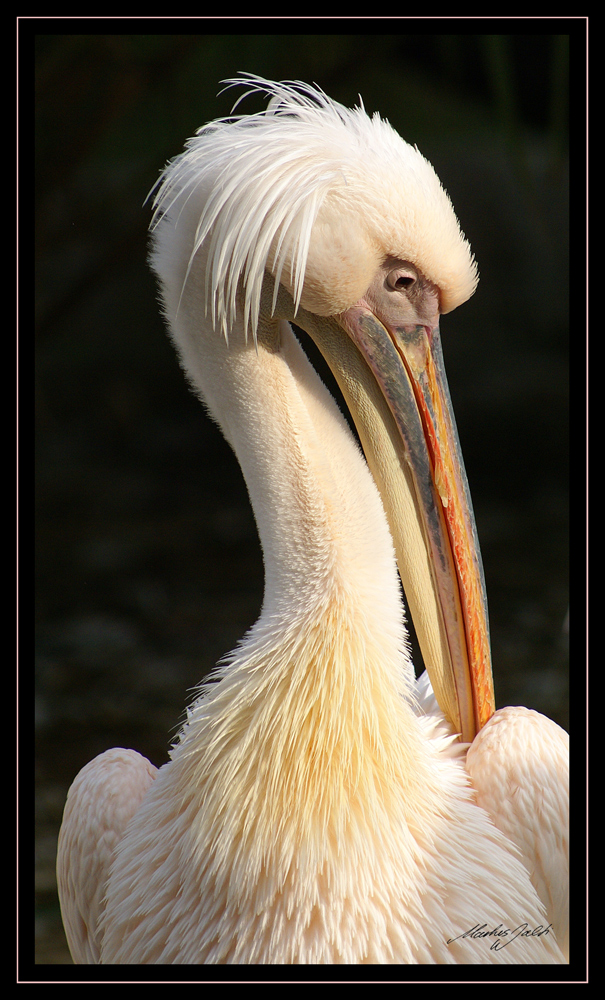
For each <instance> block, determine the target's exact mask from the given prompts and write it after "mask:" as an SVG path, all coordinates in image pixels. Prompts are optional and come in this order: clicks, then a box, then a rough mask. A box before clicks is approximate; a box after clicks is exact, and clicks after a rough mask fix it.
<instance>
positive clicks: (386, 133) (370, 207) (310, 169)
mask: <svg viewBox="0 0 605 1000" xmlns="http://www.w3.org/2000/svg"><path fill="white" fill-rule="evenodd" d="M225 82H226V84H227V86H242V85H244V84H248V85H249V87H248V90H247V91H246V92H245V93H244V94H242V95H241V96H240V98H239V99H238V101H237V103H236V105H235V107H234V108H233V111H235V109H236V107H237V106H238V105H239V103H240V102H241V101H242V100H243V98H244V97H246V96H247V95H248V94H250V93H255V92H262V93H265V94H267V95H269V97H270V101H269V104H268V106H267V108H266V109H265V110H264V111H261V112H259V113H257V114H253V115H236V116H232V117H230V118H226V119H219V120H217V121H214V122H211V123H210V124H208V125H205V126H203V128H201V129H199V131H198V132H197V133H196V135H195V136H194V137H193V138H192V139H190V140H189V142H188V143H187V146H186V149H185V151H184V152H183V153H182V154H181V155H180V156H178V157H177V158H176V159H175V160H173V161H172V162H171V163H170V164H168V166H167V167H166V169H165V171H164V172H163V174H162V176H161V177H160V179H159V181H158V184H157V185H156V190H155V196H154V202H153V205H154V216H153V222H152V228H153V227H154V226H155V225H157V223H158V221H159V220H160V219H161V218H162V217H163V216H164V215H166V214H171V215H172V213H173V212H174V220H175V223H176V224H178V219H179V217H180V215H181V213H182V212H183V211H186V210H187V209H188V208H189V207H190V203H191V206H193V205H195V207H196V211H198V214H199V219H198V221H197V227H196V231H195V239H194V245H193V248H192V252H191V257H190V261H189V268H188V270H187V275H188V274H189V272H190V269H191V267H192V265H193V260H194V257H195V254H196V253H197V251H198V250H199V249H200V248H201V247H202V245H203V244H205V245H206V246H205V249H206V250H207V257H206V259H207V264H206V274H205V287H206V301H207V304H209V306H210V312H211V317H212V322H213V325H214V327H215V328H219V329H220V330H221V331H222V332H223V334H224V335H225V336H226V337H227V336H228V331H229V328H230V327H231V325H232V324H233V322H234V321H235V318H236V312H237V309H236V301H237V293H238V288H239V287H241V288H242V290H243V301H244V317H243V320H244V327H245V329H248V328H249V327H251V328H252V331H253V333H254V334H255V333H256V325H257V321H258V313H259V307H260V297H261V289H262V283H263V277H264V273H265V270H269V271H270V272H271V273H272V274H273V276H274V278H275V293H274V305H275V299H276V296H277V289H278V285H279V283H280V282H282V283H283V284H284V285H285V286H286V287H287V288H288V290H289V291H290V292H291V294H292V297H293V300H294V303H295V307H296V308H298V306H299V305H300V304H301V303H302V304H303V305H304V306H305V307H306V308H309V309H310V310H311V311H316V312H319V313H322V314H324V315H326V314H330V313H332V314H336V313H338V312H340V311H342V310H344V309H346V308H348V307H349V306H351V305H353V304H354V302H355V301H356V300H357V298H358V297H360V296H361V295H362V294H363V293H364V292H365V290H366V288H367V286H368V285H369V282H370V280H371V278H372V276H373V273H374V270H375V268H376V267H377V266H379V265H380V263H382V261H383V260H385V259H386V258H388V257H396V258H400V259H404V260H409V261H411V262H412V263H414V264H416V265H417V266H418V267H419V268H420V269H421V270H422V271H423V273H424V274H425V275H426V276H427V277H428V278H429V279H430V280H431V281H432V282H433V283H434V284H435V285H437V287H438V288H439V290H440V298H441V309H442V311H443V312H448V311H449V310H451V309H453V308H455V307H456V306H457V305H459V304H460V303H461V302H464V301H465V300H466V299H467V298H469V296H470V295H472V294H473V292H474V290H475V287H476V284H477V268H476V264H475V261H474V259H473V256H472V254H471V251H470V247H469V244H468V242H467V241H466V240H465V238H464V236H463V234H462V233H461V231H460V227H459V224H458V220H457V219H456V216H455V214H454V210H453V208H452V205H451V202H450V200H449V198H448V196H447V194H446V192H445V191H444V189H443V187H442V186H441V183H440V181H439V179H438V177H437V175H436V173H435V171H434V170H433V167H432V166H431V164H430V163H429V162H428V161H427V160H426V159H425V158H424V157H423V156H422V155H421V154H420V153H419V152H418V150H417V149H416V148H415V147H413V146H410V145H409V144H408V143H406V142H404V140H403V139H401V137H400V136H399V135H398V134H397V133H396V132H395V131H394V129H393V128H392V127H391V126H390V125H389V123H388V122H387V121H385V120H383V119H381V118H380V116H379V115H378V114H375V115H373V117H372V118H370V117H369V116H368V115H367V114H366V112H365V109H364V108H363V105H362V104H361V106H360V107H355V108H353V109H348V108H345V107H344V106H343V105H341V104H338V103H337V102H335V101H332V100H331V99H330V98H329V97H327V96H326V94H324V93H323V91H322V90H321V89H319V88H318V87H316V86H309V85H307V84H304V83H300V82H284V83H272V82H270V81H268V80H264V79H262V78H260V77H256V76H252V75H246V76H245V78H244V79H235V80H227V81H225ZM200 196H201V199H200ZM186 280H187V278H185V281H186Z"/></svg>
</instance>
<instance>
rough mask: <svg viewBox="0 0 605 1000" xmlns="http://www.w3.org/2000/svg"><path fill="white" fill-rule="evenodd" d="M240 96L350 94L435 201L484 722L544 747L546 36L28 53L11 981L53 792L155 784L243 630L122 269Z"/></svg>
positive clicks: (557, 215)
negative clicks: (30, 271) (447, 263)
mask: <svg viewBox="0 0 605 1000" xmlns="http://www.w3.org/2000/svg"><path fill="white" fill-rule="evenodd" d="M199 23H200V26H203V25H204V22H203V21H200V22H199ZM349 23H350V22H347V24H349ZM400 23H401V26H402V27H405V24H406V22H405V21H401V22H400ZM240 70H244V71H247V72H251V73H258V74H260V75H262V76H265V77H268V78H270V79H278V80H279V79H301V80H305V81H307V82H316V83H318V84H319V85H320V86H321V87H322V88H323V89H324V90H325V91H326V93H328V94H329V95H330V96H331V97H333V98H335V99H336V100H338V101H340V102H341V103H343V104H346V105H353V104H355V103H357V102H358V95H359V94H361V96H362V98H363V101H364V104H365V107H366V110H367V111H368V112H369V113H373V112H375V111H378V112H379V113H380V114H381V115H382V116H384V117H386V118H388V119H389V120H390V121H391V123H392V125H393V126H394V127H395V128H396V129H397V131H399V132H400V133H401V135H402V136H403V137H404V138H405V139H406V140H408V141H409V142H411V143H416V144H417V145H418V147H419V149H420V151H421V152H422V153H423V154H424V155H425V156H426V157H427V158H428V159H429V160H430V161H431V162H432V163H433V165H434V166H435V169H436V171H437V173H438V175H439V176H440V178H441V180H442V182H443V184H444V186H445V187H446V189H447V190H448V192H449V194H450V196H451V198H452V201H453V203H454V207H455V209H456V213H457V215H458V217H459V219H460V222H461V225H462V228H463V230H464V231H465V233H466V235H467V237H468V238H469V240H470V242H471V245H472V247H473V250H474V252H475V255H476V257H477V260H478V264H479V269H480V272H481V281H480V284H479V288H478V290H477V292H476V294H475V296H474V298H473V299H471V301H470V302H469V303H467V304H466V305H464V306H463V307H462V308H461V309H459V310H458V311H456V312H455V313H453V314H451V315H448V316H446V317H445V318H444V320H443V323H442V338H443V346H444V353H445V360H446V367H447V372H448V378H449V383H450V390H451V395H452V399H453V403H454V409H455V412H456V418H457V421H458V429H459V433H460V438H461V442H462V450H463V454H464V458H465V461H466V466H467V472H468V478H469V482H470V487H471V493H472V497H473V503H474V507H475V513H476V518H477V525H478V531H479V537H480V540H481V546H482V552H483V561H484V566H485V576H486V582H487V591H488V598H489V605H490V617H491V632H492V649H493V658H494V673H495V681H496V696H497V701H498V705H499V706H502V705H505V704H525V705H527V706H528V707H532V708H536V709H538V710H539V711H541V712H544V713H546V714H547V715H549V716H551V717H552V718H554V719H555V720H556V721H557V722H558V723H559V724H561V725H562V726H564V727H565V728H567V725H568V701H567V696H568V688H567V684H568V673H567V662H568V657H567V626H568V621H567V608H568V287H569V280H568V159H567V156H568V127H567V115H568V107H567V93H568V38H567V36H559V35H527V36H525V35H515V36H512V35H511V36H507V35H498V36H486V35H450V34H448V35H440V34H434V35H426V34H423V35H414V34H408V33H405V32H402V33H400V34H394V33H391V34H388V35H373V34H369V35H365V34H358V35H352V34H339V35H298V34H297V35H272V34H269V35H260V34H256V35H255V34H245V35H204V34H197V35H177V34H172V35H115V34H112V35H106V36H103V35H91V36H87V35H58V34H53V35H39V36H37V39H36V211H37V227H36V316H37V362H36V404H37V406H36V415H37V602H36V618H37V666H36V680H37V687H36V703H35V704H36V741H37V742H36V792H37V798H36V801H37V811H36V824H37V825H36V845H37V848H36V914H37V919H36V956H37V961H38V962H39V963H66V962H70V961H71V959H70V956H69V952H68V950H67V945H66V942H65V938H64V935H63V930H62V926H61V920H60V914H59V907H58V901H57V896H56V884H55V873H54V864H55V852H56V838H57V832H58V828H59V825H60V821H61V815H62V810H63V805H64V802H65V796H66V793H67V789H68V787H69V785H70V783H71V781H72V780H73V778H74V777H75V775H76V773H77V772H78V770H79V769H80V768H81V767H82V766H83V765H84V764H85V763H87V762H88V761H89V760H90V759H91V758H92V757H94V756H95V755H96V754H98V753H100V752H102V751H103V750H106V749H107V748H108V747H112V746H125V747H132V748H134V749H136V750H138V751H139V752H141V753H143V754H145V755H146V756H147V757H149V758H150V759H151V760H152V761H153V763H154V764H156V765H157V766H160V765H161V764H162V763H164V762H165V761H166V759H167V755H168V748H169V746H170V741H171V739H173V738H174V735H175V733H176V730H177V727H178V724H179V722H180V721H181V720H182V718H183V713H184V709H185V705H186V703H187V701H188V699H189V698H190V697H191V689H192V688H193V686H194V685H195V684H197V683H198V682H199V681H200V680H201V678H202V677H203V676H204V674H205V673H206V672H207V671H208V670H209V669H210V668H212V667H213V666H214V664H215V663H216V661H217V660H218V659H219V658H220V657H221V656H222V655H223V654H225V653H227V652H228V651H229V650H230V649H232V648H233V646H234V645H235V644H236V642H237V640H238V639H239V638H240V637H241V636H242V635H243V634H244V632H245V631H246V629H247V628H249V627H250V626H251V625H252V624H253V622H254V621H255V619H256V617H257V616H258V612H259V610H260V605H261V601H262V590H263V566H262V557H261V553H260V548H259V543H258V538H257V534H256V529H255V524H254V518H253V515H252V512H251V510H250V507H249V503H248V499H247V495H246V491H245V487H244V484H243V481H242V478H241V475H240V472H239V468H238V465H237V463H236V460H235V458H234V456H233V455H232V453H231V452H230V450H229V448H228V447H227V446H226V445H225V444H224V442H223V440H222V438H221V436H220V433H219V432H218V430H217V429H216V428H215V427H214V426H213V425H212V424H211V423H210V421H209V420H208V418H207V417H206V416H205V414H204V412H203V409H202V407H201V406H200V404H199V402H197V401H196V400H195V398H194V397H193V395H192V394H191V392H190V391H189V390H188V388H187V386H186V383H185V380H184V378H183V375H182V373H181V371H180V369H179V366H178V364H177V360H176V357H175V354H174V351H173V349H172V348H171V346H170V344H169V343H168V339H167V336H166V333H165V330H164V327H163V324H162V321H161V319H160V316H159V313H158V307H157V295H156V289H155V286H154V282H153V280H152V277H151V275H150V272H149V270H148V267H147V261H146V258H147V227H148V224H149V219H150V209H149V206H148V205H144V201H145V198H146V195H147V192H148V191H149V189H150V188H151V187H152V185H153V184H154V182H155V180H156V179H157V177H158V173H159V171H160V169H161V168H162V166H163V165H164V164H165V162H166V161H167V160H168V159H169V158H171V157H173V156H174V155H176V154H177V153H178V152H179V151H180V150H181V148H182V146H183V142H184V140H185V139H186V138H187V137H188V136H190V135H191V134H192V133H193V132H194V131H195V130H196V129H197V128H198V127H199V126H200V125H202V124H204V123H205V122H206V121H208V120H210V119H212V118H215V117H218V116H222V115H227V114H228V113H229V112H230V110H231V107H232V104H233V101H234V99H235V96H236V94H235V93H234V92H228V93H225V94H222V95H220V96H217V94H218V92H219V91H220V89H221V84H220V81H221V80H223V79H225V78H228V77H232V76H234V75H235V74H236V73H237V72H238V71H240ZM261 106H262V101H261V100H260V99H259V98H250V99H248V100H247V101H246V103H245V105H244V107H243V109H242V108H240V109H239V110H246V111H254V110H259V109H260V107H261ZM418 662H419V661H418Z"/></svg>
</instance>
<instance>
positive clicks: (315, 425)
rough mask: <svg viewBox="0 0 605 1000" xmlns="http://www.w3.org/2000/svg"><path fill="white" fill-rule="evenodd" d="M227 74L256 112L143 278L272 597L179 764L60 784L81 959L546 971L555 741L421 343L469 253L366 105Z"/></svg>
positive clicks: (558, 776) (224, 138) (559, 789)
mask: <svg viewBox="0 0 605 1000" xmlns="http://www.w3.org/2000/svg"><path fill="white" fill-rule="evenodd" d="M226 82H227V83H228V84H229V85H230V86H233V85H236V84H238V83H239V84H240V85H241V84H245V85H246V86H247V88H248V90H247V92H246V93H244V94H242V95H241V97H240V100H241V99H242V97H245V96H247V93H250V92H262V93H264V94H265V95H266V96H267V97H268V98H269V102H268V105H267V106H266V108H265V109H264V110H263V111H261V112H259V113H256V114H252V115H242V114H237V115H232V116H231V117H230V118H228V119H221V120H218V121H215V122H212V123H210V124H208V125H206V126H204V127H203V128H201V129H200V130H199V132H198V133H197V134H196V135H195V136H194V137H193V138H192V139H191V140H190V141H189V142H188V144H187V146H186V148H185V151H184V152H183V153H182V154H181V155H180V156H179V157H177V158H176V159H175V160H174V161H172V162H171V163H169V165H168V166H167V167H166V169H165V171H164V172H163V174H162V176H161V178H160V181H159V182H158V186H157V188H156V191H155V194H154V217H153V222H152V233H153V237H152V239H153V249H152V256H151V263H152V267H153V270H154V271H155V273H156V274H157V276H158V279H159V285H160V289H161V298H162V303H163V310H164V314H165V317H166V320H167V324H168V327H169V330H170V336H171V338H172V340H173V342H174V344H175V346H176V349H177V351H178V355H179V358H180V362H181V364H182V366H183V368H184V370H185V373H186V375H187V378H188V380H189V382H190V383H191V386H192V387H193V389H194V391H195V392H196V393H197V394H198V396H199V397H200V399H201V401H202V402H203V404H204V406H205V407H206V409H207V410H208V412H209V413H210V415H211V417H212V418H213V419H214V420H215V421H216V422H217V423H218V425H219V427H220V428H221V430H222V432H223V434H224V435H225V438H226V439H227V441H228V442H229V444H230V445H231V447H232V448H233V450H234V452H235V454H236V456H237V458H238V460H239V463H240V465H241V468H242V472H243V475H244V477H245V480H246V484H247V488H248V492H249V496H250V501H251V504H252V507H253V509H254V514H255V517H256V523H257V526H258V532H259V536H260V540H261V544H262V550H263V557H264V565H265V592H264V599H263V605H262V610H261V614H260V617H259V619H258V621H257V622H256V624H255V625H254V626H253V627H252V629H251V630H250V631H249V632H248V633H247V634H246V636H245V637H244V638H243V639H242V640H241V642H240V644H239V645H238V647H237V648H236V649H235V650H234V651H233V652H232V653H231V654H230V655H229V656H228V657H227V658H226V659H225V661H224V662H222V663H221V664H220V665H219V667H218V668H217V669H216V671H215V672H214V674H213V676H212V678H211V680H210V681H207V682H206V683H204V684H203V685H202V686H201V687H200V690H199V692H197V696H196V698H195V700H194V702H193V703H192V705H191V706H190V708H189V709H188V712H187V718H186V721H185V723H184V725H183V726H182V729H181V731H180V733H179V735H178V738H177V739H176V741H175V744H174V746H173V747H172V749H171V754H170V760H169V761H168V763H166V764H165V765H164V766H163V767H161V768H160V769H159V770H156V768H155V767H153V765H152V764H150V763H149V761H147V760H145V759H144V758H143V757H141V756H140V755H139V754H137V753H135V752H134V751H132V750H123V749H113V750H109V751H107V752H106V753H104V754H101V756H99V757H97V758H96V759H95V760H93V761H92V762H91V763H90V764H88V765H87V766H86V767H84V768H83V770H82V771H81V772H80V773H79V775H78V776H77V777H76V779H75V781H74V783H73V785H72V787H71V789H70V791H69V794H68V798H67V803H66V806H65V813H64V818H63V823H62V827H61V832H60V836H59V845H58V860H57V875H58V886H59V895H60V901H61V908H62V915H63V921H64V925H65V930H66V934H67V939H68V942H69V946H70V949H71V953H72V955H73V958H74V961H75V962H76V963H124V964H125V963H163V964H171V963H192V964H197V963H244V964H249V963H393V964H401V963H411V964H416V963H420V964H429V963H476V964H480V963H496V964H497V963H511V964H516V963H540V964H541V963H562V962H565V961H567V960H568V959H567V947H568V876H567V854H568V839H567V838H568V834H567V826H568V790H567V787H568V786H567V782H568V779H567V775H568V763H567V761H568V743H567V736H566V734H565V733H564V732H563V731H562V730H561V729H560V728H559V727H558V726H556V725H555V724H554V723H553V722H551V721H550V720H548V719H546V718H544V717H543V716H541V715H539V714H537V713H536V712H533V711H529V710H527V709H524V708H505V709H503V710H501V711H498V712H495V714H494V709H495V705H494V694H493V683H492V675H491V661H490V652H489V635H488V624H487V606H486V598H485V588H484V582H483V572H482V568H481V561H480V555H479V548H478V542H477V537H476V531H475V525H474V519H473V515H472V508H471V504H470V499H469V494H468V487H467V483H466V476H465V473H464V467H463V464H462V459H461V454H460V449H459V444H458V438H457V433H456V429H455V423H454V419H453V415H452V413H451V406H450V400H449V394H448V389H447V383H446V380H445V374H444V368H443V359H442V353H441V348H440V341H439V315H440V314H441V313H447V312H449V311H450V310H452V309H454V308H456V307H457V306H458V305H460V304H461V303H463V302H464V301H466V300H467V299H468V298H469V297H470V296H471V295H472V294H473V292H474V291H475V287H476V285H477V280H478V276H477V267H476V264H475V261H474V258H473V256H472V253H471V250H470V247H469V244H468V242H467V241H466V239H465V237H464V235H463V234H462V232H461V229H460V226H459V223H458V220H457V218H456V215H455V214H454V210H453V207H452V204H451V202H450V200H449V198H448V196H447V194H446V193H445V191H444V189H443V187H442V186H441V183H440V181H439V179H438V178H437V176H436V174H435V171H434V170H433V167H432V166H431V165H430V164H429V163H428V161H427V160H426V159H424V157H423V156H422V155H421V154H420V152H419V151H418V150H417V148H415V147H413V146H411V145H408V144H407V143H406V142H404V141H403V140H402V139H401V138H400V136H399V135H398V134H397V133H396V132H395V131H394V130H393V128H392V127H391V126H390V125H389V123H388V122H387V121H385V120H384V119H382V118H380V117H379V116H378V115H374V116H373V117H369V116H368V115H367V114H366V112H365V110H364V108H363V105H362V104H361V103H360V106H359V107H356V108H354V109H347V108H345V107H343V106H341V105H340V104H337V103H336V102H334V101H333V100H331V99H330V98H329V97H327V96H326V95H325V94H324V93H323V92H322V91H321V90H320V89H319V88H317V87H315V86H308V85H305V84H302V83H298V82H291V81H288V82H285V83H273V82H270V81H267V80H263V79H262V78H260V77H253V76H251V75H247V74H246V75H244V79H243V80H242V79H241V78H238V79H237V80H230V81H226ZM238 103H239V102H238ZM234 111H235V108H234ZM293 321H295V322H296V324H298V326H299V327H301V328H303V329H304V330H305V331H306V332H307V333H308V334H309V335H310V337H311V338H312V339H313V340H314V341H315V343H316V344H317V346H318V347H319V349H320V351H321V352H322V354H323V355H324V357H325V358H326V360H327V362H328V364H329V366H330V368H331V369H332V371H333V372H334V375H335V377H336V379H337V381H338V384H339V386H340V388H341V390H342V394H343V397H344V399H345V401H346V404H347V406H348V407H349V409H350V411H351V414H352V417H353V419H354V422H355V424H356V427H357V430H358V433H359V438H360V441H361V445H362V448H363V453H365V459H364V455H363V453H362V449H361V448H360V446H359V444H358V442H357V440H356V439H355V438H354V436H353V434H352V432H351V430H350V428H349V426H348V424H347V422H346V421H345V419H344V417H343V416H342V414H341V412H340V410H339V408H338V406H337V404H336V402H335V401H334V399H333V398H332V397H331V395H330V394H329V393H328V391H327V390H326V388H325V387H324V385H323V383H322V382H321V380H320V379H319V377H318V376H317V374H316V373H315V371H314V369H313V368H312V366H311V364H310V363H309V361H308V359H307V357H306V355H305V353H304V352H303V349H302V347H301V345H300V343H299V341H298V340H297V338H296V336H295V334H294V332H293V329H292V326H291V325H290V324H291V323H292V322H293ZM398 573H399V576H400V577H401V581H402V583H403V588H404V591H405V595H406V601H407V604H408V609H409V612H410V614H411V616H412V618H413V620H414V623H415V626H416V630H417V633H418V636H419V640H420V643H421V647H422V651H423V656H424V660H425V664H426V667H427V671H428V675H429V676H428V677H427V675H426V674H423V675H422V676H421V678H420V679H419V680H416V679H415V674H414V669H413V666H412V662H411V656H410V650H409V645H408V639H407V632H406V626H405V614H404V606H403V603H402V597H401V592H400V583H399V576H398ZM429 678H430V680H429Z"/></svg>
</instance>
